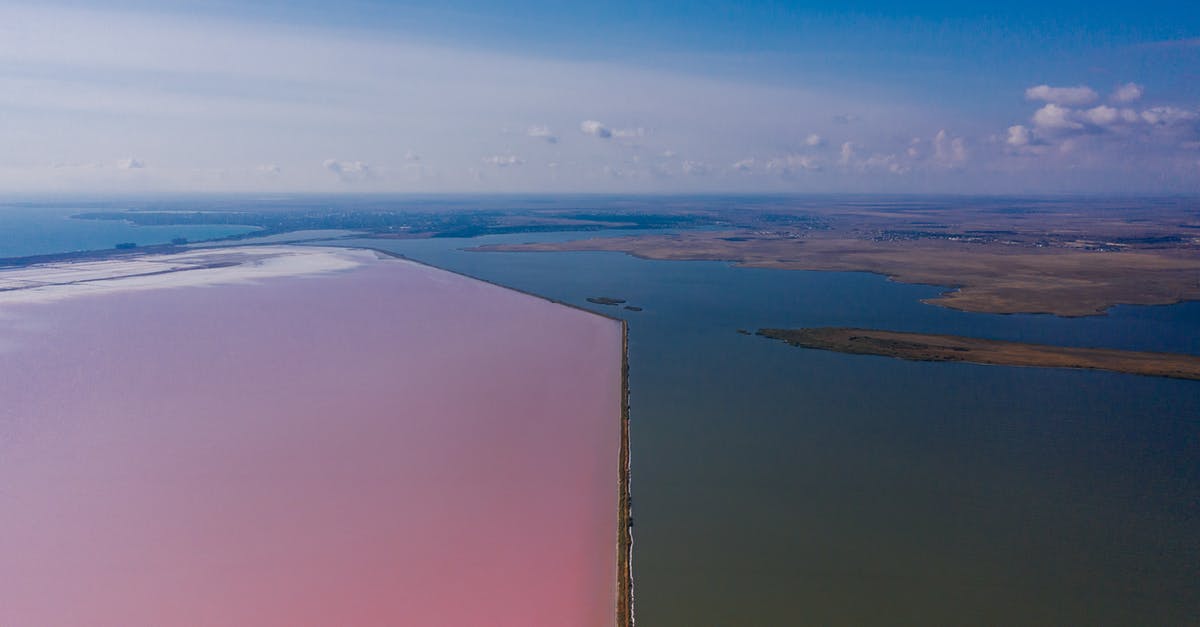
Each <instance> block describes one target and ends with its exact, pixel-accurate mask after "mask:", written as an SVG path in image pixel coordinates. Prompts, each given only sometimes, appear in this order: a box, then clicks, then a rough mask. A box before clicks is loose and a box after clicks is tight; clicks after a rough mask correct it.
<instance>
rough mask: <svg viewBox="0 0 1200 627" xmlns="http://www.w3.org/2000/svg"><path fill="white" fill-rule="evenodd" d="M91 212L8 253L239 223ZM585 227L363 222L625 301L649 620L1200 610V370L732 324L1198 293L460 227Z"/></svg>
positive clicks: (927, 324) (17, 215)
mask: <svg viewBox="0 0 1200 627" xmlns="http://www.w3.org/2000/svg"><path fill="white" fill-rule="evenodd" d="M323 202H324V201H323ZM330 202H332V201H330ZM94 208H95V207H89V209H94ZM197 208H203V207H199V206H198V207H197ZM75 212H76V210H74V209H71V208H63V207H48V206H47V207H8V208H3V207H0V257H7V256H15V255H23V254H42V253H53V252H64V251H70V250H80V249H97V248H111V247H112V246H113V245H114V244H116V243H118V242H126V241H136V242H138V243H139V244H150V243H160V242H164V241H169V240H170V239H172V238H174V237H187V238H189V239H192V240H199V239H204V238H207V237H220V236H223V235H228V234H232V233H234V232H239V231H237V230H236V229H238V228H239V227H135V226H131V225H127V224H123V223H119V222H96V221H81V220H70V219H68V217H67V216H69V215H71V214H73V213H75ZM245 230H249V229H242V231H245ZM610 234H616V233H610ZM587 235H588V236H594V235H596V234H595V233H591V234H587ZM566 237H572V236H571V235H569V234H550V235H530V234H524V235H510V236H495V237H485V238H478V239H472V240H456V239H434V240H409V241H398V240H362V241H359V242H357V243H360V244H362V245H368V246H372V247H378V248H387V249H389V250H392V251H395V252H398V253H401V254H404V255H406V256H409V257H412V258H414V259H418V260H421V261H425V262H427V263H431V264H434V265H438V266H442V267H445V268H449V269H452V270H456V271H459V272H463V273H466V274H470V275H474V276H478V277H480V278H483V279H486V280H490V281H494V282H497V283H501V284H505V285H509V286H512V287H515V288H518V289H522V290H526V291H530V292H534V293H538V294H542V295H545V296H548V297H551V298H555V299H559V300H563V301H566V302H569V303H573V304H577V305H580V306H584V307H590V308H592V309H595V310H597V311H601V312H604V313H608V314H615V315H620V316H623V317H625V318H626V319H628V320H629V323H630V370H631V371H630V375H631V379H630V385H631V403H632V407H631V419H632V421H633V423H632V437H633V442H632V444H633V473H634V474H633V496H634V517H635V550H634V568H635V585H636V597H637V599H636V608H637V616H638V620H639V622H640V624H642V625H649V626H651V627H658V626H673V625H689V626H691V625H706V626H707V625H730V626H733V625H737V626H743V625H809V624H812V625H834V624H869V625H878V624H887V625H903V624H907V625H974V624H987V625H993V624H1020V625H1025V624H1041V625H1105V624H1110V625H1176V624H1196V622H1197V617H1198V616H1200V583H1198V582H1200V383H1196V382H1190V381H1172V380H1166V379H1153V378H1144V377H1135V376H1130V375H1118V374H1111V373H1096V372H1082V371H1066V370H1045V369H1019V368H1006V367H994V366H977V365H969V364H935V363H913V362H904V361H899V360H892V359H887V358H881V357H870V356H853V355H842V354H836V353H828V352H820V351H812V350H805V349H797V348H792V347H790V346H787V345H784V344H782V343H777V342H771V341H768V340H764V339H762V338H758V337H748V336H744V335H740V334H738V333H736V329H739V328H744V329H749V330H754V329H757V328H760V327H768V326H772V327H789V326H815V325H844V326H864V327H879V328H888V329H896V330H909V331H927V332H939V333H958V334H965V335H976V336H982V337H993V338H998V339H1012V340H1024V341H1032V342H1047V343H1060V344H1071V345H1091V346H1108V347H1117V348H1129V349H1144V350H1164V351H1176V352H1190V353H1193V354H1200V303H1187V304H1182V305H1174V306H1169V307H1118V308H1116V309H1114V310H1113V311H1112V312H1111V313H1110V315H1108V316H1104V317H1092V318H1082V319H1061V318H1054V317H1050V316H995V315H983V314H967V313H961V312H955V311H951V310H947V309H941V308H937V307H933V306H930V305H924V304H921V303H920V302H919V300H920V299H921V298H926V297H929V296H931V295H933V294H936V293H937V292H938V291H939V290H938V288H936V287H930V286H913V285H903V284H898V283H892V282H888V281H886V280H884V279H883V278H881V277H877V276H872V275H866V274H856V273H817V272H791V271H774V270H763V269H746V268H735V267H731V266H729V265H727V264H723V263H716V262H663V261H646V260H639V259H635V258H632V257H628V256H625V255H621V254H615V253H538V254H530V253H475V252H466V251H463V250H461V249H462V248H464V247H467V246H475V245H479V244H484V243H502V242H523V241H535V240H545V239H562V238H566ZM337 243H339V244H344V243H347V242H346V241H338V242H337ZM349 243H354V242H353V241H351V242H349ZM589 296H615V297H620V298H625V299H627V300H628V301H629V303H630V304H631V305H635V306H639V307H644V308H645V310H644V311H642V312H629V311H626V310H622V309H617V308H612V307H604V306H598V305H591V304H589V303H587V302H586V301H585V299H586V298H587V297H589ZM398 350H402V348H398ZM531 594H535V595H536V591H531Z"/></svg>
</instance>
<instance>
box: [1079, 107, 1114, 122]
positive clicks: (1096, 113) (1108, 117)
mask: <svg viewBox="0 0 1200 627" xmlns="http://www.w3.org/2000/svg"><path fill="white" fill-rule="evenodd" d="M1083 117H1084V119H1086V120H1087V121H1088V122H1091V123H1092V124H1095V125H1096V126H1111V125H1113V124H1115V123H1116V122H1117V121H1118V120H1120V119H1121V113H1120V112H1119V111H1117V110H1116V109H1114V108H1112V107H1108V106H1105V105H1100V106H1097V107H1093V108H1091V109H1088V110H1087V111H1084V112H1083Z"/></svg>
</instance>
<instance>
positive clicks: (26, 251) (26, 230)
mask: <svg viewBox="0 0 1200 627" xmlns="http://www.w3.org/2000/svg"><path fill="white" fill-rule="evenodd" d="M113 209H115V210H119V209H120V207H113ZM87 210H94V207H90V208H88V209H79V208H73V207H69V206H59V205H44V206H41V205H39V206H27V205H3V204H0V259H3V258H6V257H27V256H30V255H47V254H53V253H64V252H75V251H81V250H105V249H109V248H114V247H115V246H116V245H117V244H121V243H127V242H132V243H135V244H137V245H138V246H148V245H151V244H166V243H169V242H170V241H171V240H173V239H175V238H179V237H182V238H185V239H187V240H189V241H201V240H207V239H216V238H220V237H227V236H229V235H239V234H242V233H249V232H251V231H254V230H255V229H254V228H253V227H247V226H231V225H205V226H137V225H134V224H131V223H127V222H120V221H116V220H77V219H73V218H71V216H73V215H75V214H78V213H82V212H84V211H87Z"/></svg>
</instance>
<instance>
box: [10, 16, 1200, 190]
mask: <svg viewBox="0 0 1200 627" xmlns="http://www.w3.org/2000/svg"><path fill="white" fill-rule="evenodd" d="M989 4H999V3H989ZM0 191H4V192H8V193H39V192H47V193H145V192H281V191H286V192H363V193H377V192H398V193H404V192H413V193H437V192H447V193H505V192H521V193H527V192H549V193H554V192H603V193H642V192H646V193H704V192H739V193H741V192H770V193H779V192H796V193H805V192H821V193H825V192H855V193H864V192H866V193H876V192H877V193H980V194H1020V193H1079V192H1084V193H1087V192H1097V193H1180V192H1182V193H1192V192H1200V3H1194V2H1192V3H1188V2H1177V3H1156V4H1155V5H1153V6H1150V5H1146V4H1138V3H1121V4H1115V3H1114V4H1105V3H1103V2H1096V1H1093V2H1089V3H1082V2H1073V1H1072V0H1062V1H1060V2H1054V3H1047V2H1028V1H1025V0H1017V1H1014V2H1006V3H1003V6H998V7H988V6H977V3H963V2H955V3H951V2H922V1H920V0H915V1H913V2H908V3H903V4H900V3H892V2H849V3H839V5H838V6H836V7H833V6H831V3H816V2H756V1H743V2H729V1H722V2H718V1H704V0H694V1H691V2H683V1H660V0H642V1H640V2H638V1H626V0H615V1H610V2H603V3H577V2H566V1H559V2H551V1H537V2H510V3H484V2H473V1H468V0H442V1H439V2H436V3H427V2H381V1H367V0H348V1H345V2H337V3H333V2H315V1H308V0H292V1H290V2H282V1H278V2H232V1H229V2H225V1H201V0H193V1H186V0H185V1H182V2H170V3H165V2H157V3H155V2H145V1H138V0H128V1H120V0H117V1H109V2H104V3H98V2H82V1H75V2H71V1H66V2H55V1H53V0H51V1H49V2H46V1H43V2H38V3H28V4H22V3H4V2H0Z"/></svg>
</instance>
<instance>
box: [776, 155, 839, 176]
mask: <svg viewBox="0 0 1200 627" xmlns="http://www.w3.org/2000/svg"><path fill="white" fill-rule="evenodd" d="M824 164H825V160H824V159H822V158H821V157H814V156H812V155H796V154H791V155H786V156H783V157H778V158H775V159H771V160H770V161H768V162H767V163H766V169H767V171H770V172H779V173H782V174H791V173H793V172H798V171H805V172H816V171H819V170H821V169H822V168H823V167H824Z"/></svg>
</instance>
